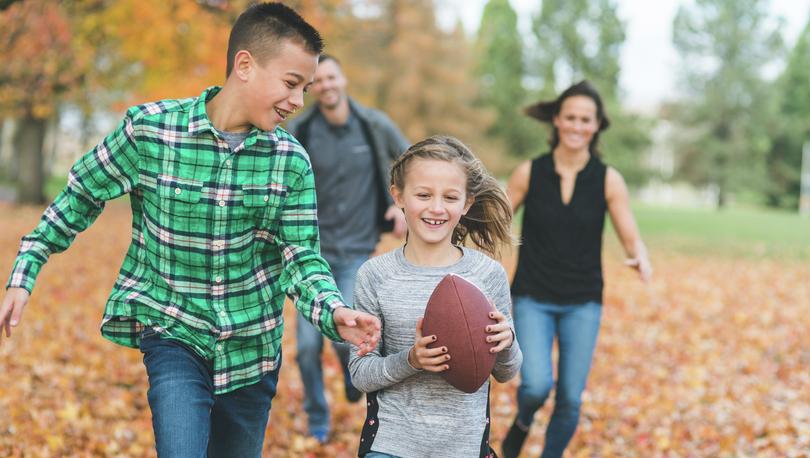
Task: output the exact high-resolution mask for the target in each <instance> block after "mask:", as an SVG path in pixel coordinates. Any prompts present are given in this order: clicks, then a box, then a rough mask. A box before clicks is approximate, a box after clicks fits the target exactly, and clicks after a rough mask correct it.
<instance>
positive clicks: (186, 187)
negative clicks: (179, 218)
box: [157, 176, 202, 214]
mask: <svg viewBox="0 0 810 458" xmlns="http://www.w3.org/2000/svg"><path fill="white" fill-rule="evenodd" d="M157 195H158V197H159V198H160V208H161V209H162V210H163V211H164V212H166V213H170V214H188V213H191V212H192V211H194V209H195V208H198V204H199V203H200V197H201V195H202V183H201V182H199V181H193V180H185V179H180V178H175V177H167V176H160V177H158V183H157Z"/></svg>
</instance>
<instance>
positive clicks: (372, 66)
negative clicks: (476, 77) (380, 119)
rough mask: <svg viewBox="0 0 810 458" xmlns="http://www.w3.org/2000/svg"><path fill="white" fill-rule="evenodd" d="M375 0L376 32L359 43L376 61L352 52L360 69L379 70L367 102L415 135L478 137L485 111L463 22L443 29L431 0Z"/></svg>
mask: <svg viewBox="0 0 810 458" xmlns="http://www.w3.org/2000/svg"><path fill="white" fill-rule="evenodd" d="M377 6H378V7H379V11H380V14H379V16H376V17H370V18H367V19H366V21H367V22H366V23H367V24H369V30H372V31H374V34H373V35H372V34H366V35H365V38H366V39H367V40H368V41H366V42H365V43H355V46H358V47H361V48H360V49H363V53H361V54H362V55H363V56H373V57H374V59H373V61H372V60H371V59H369V58H368V57H363V56H356V54H357V53H356V52H355V54H352V56H351V57H352V61H353V62H355V56H356V57H357V58H358V59H360V60H361V61H364V62H363V66H362V70H359V71H361V72H365V73H368V75H374V76H376V78H375V79H374V80H373V88H374V89H373V91H374V93H373V94H372V97H371V98H370V100H369V103H370V104H371V105H372V106H374V107H376V108H380V109H382V110H384V111H385V112H386V113H388V114H389V115H390V116H391V118H392V119H393V120H394V121H395V122H396V123H397V124H398V125H399V127H400V128H401V129H402V131H403V133H405V135H406V136H407V137H408V138H409V139H410V140H411V141H417V140H421V139H423V138H424V137H426V136H428V135H432V134H437V133H443V134H450V135H455V136H457V137H459V138H461V139H462V140H464V141H466V142H469V143H476V142H477V139H478V138H480V134H479V126H481V125H482V124H483V123H485V122H486V119H485V118H484V117H485V116H486V115H485V114H482V113H481V111H480V110H478V109H476V108H475V107H474V106H473V100H474V98H475V96H476V93H477V87H476V85H475V82H474V81H473V80H472V79H471V77H470V74H471V70H472V56H471V53H470V51H469V50H470V45H469V43H468V42H467V40H466V37H465V36H464V33H463V31H462V29H461V26H460V25H458V26H457V27H456V29H455V31H454V32H445V31H443V30H441V29H440V28H439V27H438V26H437V24H436V18H435V16H434V5H433V2H432V1H430V0H419V1H405V0H393V1H389V2H379V3H378V4H377ZM356 49H357V48H356ZM356 86H357V85H354V86H353V87H356Z"/></svg>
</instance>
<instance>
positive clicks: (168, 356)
mask: <svg viewBox="0 0 810 458" xmlns="http://www.w3.org/2000/svg"><path fill="white" fill-rule="evenodd" d="M140 349H141V352H142V353H143V363H144V365H145V366H146V373H147V375H148V377H149V391H148V392H147V398H148V399H149V407H150V408H151V410H152V427H153V428H154V431H155V444H156V448H157V454H158V456H159V457H161V458H175V457H189V458H198V457H205V456H209V457H245V458H248V457H249V458H256V457H260V456H261V454H262V445H263V443H264V432H265V429H266V428H267V419H268V416H269V413H270V405H271V403H272V400H273V396H275V394H276V385H277V382H278V369H276V370H275V371H273V372H271V373H269V374H267V375H265V376H264V377H263V378H262V379H261V380H260V381H259V382H258V383H256V384H253V385H250V386H246V387H243V388H239V389H237V390H235V391H231V392H229V393H225V394H219V395H217V394H214V383H213V373H212V368H211V363H210V362H209V361H206V360H204V359H203V358H201V357H200V356H198V355H197V354H196V353H194V352H193V351H192V350H191V349H189V348H187V347H186V346H185V345H183V344H180V343H178V342H175V341H172V340H167V339H164V338H162V337H161V336H160V335H158V334H156V333H155V332H154V331H153V330H151V329H148V328H147V330H146V331H144V333H143V335H142V338H141V346H140Z"/></svg>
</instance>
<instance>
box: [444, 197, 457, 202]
mask: <svg viewBox="0 0 810 458" xmlns="http://www.w3.org/2000/svg"><path fill="white" fill-rule="evenodd" d="M445 199H447V200H449V201H451V202H455V201H457V200H458V197H457V196H447V197H445Z"/></svg>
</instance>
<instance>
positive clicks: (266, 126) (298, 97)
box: [234, 40, 318, 132]
mask: <svg viewBox="0 0 810 458" xmlns="http://www.w3.org/2000/svg"><path fill="white" fill-rule="evenodd" d="M317 65H318V56H317V54H312V53H311V52H309V51H307V50H306V49H305V48H304V47H303V46H302V45H301V44H299V43H297V42H295V41H291V40H286V41H284V42H283V43H282V44H281V45H280V47H279V51H278V52H277V54H276V55H275V56H273V57H271V58H269V59H267V61H266V62H259V61H258V60H257V59H255V58H254V57H253V56H252V55H251V54H250V53H249V52H247V51H240V52H239V53H238V54H237V56H236V65H235V69H234V70H235V72H236V73H237V74H238V77H239V78H241V79H243V80H244V82H245V85H244V89H243V92H242V95H243V97H242V106H243V110H244V111H243V112H244V114H245V118H246V119H247V120H248V121H249V122H250V124H251V125H253V126H255V127H258V128H260V129H262V130H265V131H268V132H272V131H273V130H275V128H276V126H278V125H279V124H280V123H281V122H283V121H284V120H285V119H287V116H289V115H290V114H292V113H293V112H295V111H296V110H298V109H300V108H301V107H303V106H304V92H306V90H307V89H308V87H309V85H310V84H311V82H312V77H313V75H314V74H315V68H316V67H317Z"/></svg>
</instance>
